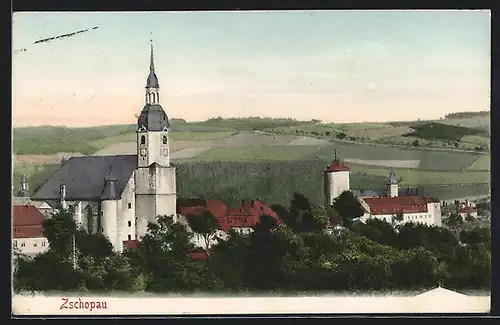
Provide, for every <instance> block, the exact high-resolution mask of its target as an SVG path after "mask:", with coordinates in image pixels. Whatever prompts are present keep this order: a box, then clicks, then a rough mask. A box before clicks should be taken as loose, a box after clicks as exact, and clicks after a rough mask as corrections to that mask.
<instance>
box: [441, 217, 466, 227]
mask: <svg viewBox="0 0 500 325" xmlns="http://www.w3.org/2000/svg"><path fill="white" fill-rule="evenodd" d="M443 223H444V224H445V225H446V226H448V227H449V228H451V229H454V230H456V229H458V228H460V227H462V225H463V223H464V219H463V218H462V217H461V216H460V215H459V214H458V213H450V215H449V216H448V217H447V218H445V219H444V220H443Z"/></svg>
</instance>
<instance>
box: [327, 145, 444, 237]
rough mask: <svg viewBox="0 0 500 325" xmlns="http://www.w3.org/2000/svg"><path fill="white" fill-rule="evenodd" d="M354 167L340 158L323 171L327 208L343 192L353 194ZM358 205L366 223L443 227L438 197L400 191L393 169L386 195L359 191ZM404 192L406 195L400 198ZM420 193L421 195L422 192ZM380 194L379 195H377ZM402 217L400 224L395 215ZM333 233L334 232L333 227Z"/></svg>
mask: <svg viewBox="0 0 500 325" xmlns="http://www.w3.org/2000/svg"><path fill="white" fill-rule="evenodd" d="M350 172H351V168H349V167H348V166H347V165H346V164H345V163H344V162H343V161H341V160H339V159H338V158H337V154H336V153H335V159H334V160H333V162H332V163H331V164H330V165H328V166H327V167H326V168H325V170H324V172H323V173H324V191H325V201H326V203H327V204H328V205H333V203H334V201H335V199H336V198H337V197H338V196H339V195H340V194H341V193H342V192H344V191H351V189H350V182H349V177H350ZM352 193H353V194H354V195H356V197H357V199H358V201H359V203H360V204H361V206H362V207H363V209H364V211H365V213H364V215H363V216H362V217H361V218H360V220H361V221H366V220H368V219H371V218H376V219H380V220H384V221H387V222H388V223H398V224H400V223H407V222H413V223H423V224H427V225H436V226H441V218H442V216H441V203H440V201H439V200H438V199H436V198H431V197H428V196H425V195H422V194H419V195H416V194H418V193H419V191H418V190H416V191H411V190H408V189H405V190H404V191H401V190H400V188H399V181H398V177H397V176H396V173H395V172H394V170H392V169H391V170H390V173H389V177H388V178H387V182H386V189H385V191H384V195H381V194H383V193H381V192H377V191H359V190H358V191H356V190H353V191H352ZM401 193H404V194H405V195H403V196H400V194H401ZM420 193H421V192H420ZM376 194H379V195H376ZM400 214H402V220H400V221H397V220H396V216H398V215H400ZM329 232H330V233H333V232H335V230H334V229H333V228H332V227H330V229H329Z"/></svg>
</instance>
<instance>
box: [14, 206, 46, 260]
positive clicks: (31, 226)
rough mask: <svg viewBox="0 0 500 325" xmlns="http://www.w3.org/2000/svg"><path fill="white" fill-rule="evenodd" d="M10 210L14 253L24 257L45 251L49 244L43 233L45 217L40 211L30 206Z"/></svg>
mask: <svg viewBox="0 0 500 325" xmlns="http://www.w3.org/2000/svg"><path fill="white" fill-rule="evenodd" d="M12 210H13V211H12V212H13V213H12V219H13V223H12V224H13V229H12V233H13V236H12V237H13V239H12V246H13V249H14V251H15V252H17V253H20V254H22V255H26V256H36V255H38V254H40V253H43V252H45V251H47V250H48V248H49V242H48V240H47V238H46V237H45V235H44V232H43V221H44V220H45V216H44V215H43V214H42V213H41V212H40V210H38V209H37V208H36V207H35V206H32V205H15V206H13V209H12Z"/></svg>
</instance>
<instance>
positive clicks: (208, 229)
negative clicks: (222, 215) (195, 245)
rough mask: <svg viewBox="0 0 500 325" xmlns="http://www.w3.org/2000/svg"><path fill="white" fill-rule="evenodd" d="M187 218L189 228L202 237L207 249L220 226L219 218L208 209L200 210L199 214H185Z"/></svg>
mask: <svg viewBox="0 0 500 325" xmlns="http://www.w3.org/2000/svg"><path fill="white" fill-rule="evenodd" d="M187 220H188V223H189V227H190V228H191V230H193V231H194V232H195V233H198V234H200V235H201V236H202V237H203V240H204V241H205V247H206V249H207V250H208V249H209V248H210V246H211V245H210V243H211V241H212V240H213V239H214V237H215V235H216V232H217V230H218V229H219V228H220V224H219V220H218V219H217V218H216V217H215V216H214V215H213V214H212V213H211V212H210V211H208V210H205V211H203V212H201V213H200V214H199V215H193V214H190V215H187Z"/></svg>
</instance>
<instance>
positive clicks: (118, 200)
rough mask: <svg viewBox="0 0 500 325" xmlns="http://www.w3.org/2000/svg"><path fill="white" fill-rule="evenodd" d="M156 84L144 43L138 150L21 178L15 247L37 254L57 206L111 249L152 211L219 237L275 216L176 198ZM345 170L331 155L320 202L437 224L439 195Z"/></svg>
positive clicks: (252, 204)
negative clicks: (360, 179) (355, 182)
mask: <svg viewBox="0 0 500 325" xmlns="http://www.w3.org/2000/svg"><path fill="white" fill-rule="evenodd" d="M159 90H160V86H159V82H158V78H157V76H156V73H155V66H154V57H153V46H152V45H151V58H150V70H149V75H148V77H147V82H146V87H145V105H144V107H143V109H142V111H141V113H140V115H139V117H138V120H137V138H136V141H137V153H136V154H134V155H115V156H84V157H72V158H70V159H69V160H67V161H66V162H65V163H64V164H63V165H62V166H61V167H60V168H59V169H58V170H57V171H56V172H55V174H54V175H52V177H51V178H50V179H48V180H47V181H46V182H45V183H44V184H43V185H42V186H41V187H40V188H39V189H38V190H37V191H36V192H35V193H34V194H33V195H31V196H30V193H29V190H28V182H27V180H26V177H23V179H22V180H21V188H20V190H19V191H18V193H17V195H16V196H15V197H14V198H13V205H14V208H13V245H14V249H15V250H16V251H18V252H20V253H22V254H27V255H36V254H38V253H41V252H44V251H45V250H47V249H48V242H47V239H46V238H45V237H44V235H43V225H42V223H43V220H44V219H45V218H48V217H50V215H51V214H52V213H53V212H55V211H57V210H59V209H67V210H68V211H70V212H71V213H72V214H73V217H74V220H75V222H76V223H77V224H78V225H79V226H81V227H83V228H84V229H86V230H87V231H88V232H89V233H102V234H104V235H105V236H106V237H107V238H108V239H109V240H110V242H111V243H112V245H113V247H114V249H115V250H116V251H118V252H121V251H123V250H124V249H125V248H134V247H137V244H138V242H139V241H140V239H141V237H143V236H144V235H145V234H146V231H147V225H148V223H149V222H154V221H155V220H156V218H157V216H158V215H168V216H173V218H174V219H175V221H176V222H181V223H184V224H185V225H186V226H188V223H187V220H186V216H188V215H199V214H201V213H202V212H203V211H210V212H211V214H212V215H213V216H215V217H216V218H217V219H218V221H219V224H220V229H219V230H218V232H217V234H216V236H217V237H218V238H222V239H223V238H225V237H227V233H228V231H229V230H230V229H233V230H235V231H237V232H241V233H249V232H251V231H253V228H254V227H255V226H256V224H257V223H259V221H260V220H261V218H262V216H264V215H267V216H270V217H273V218H275V219H276V221H277V222H278V223H279V222H280V221H279V218H278V216H277V214H276V213H275V212H274V211H273V210H271V209H270V208H269V207H268V206H267V205H266V204H265V203H264V202H262V201H261V200H259V199H255V200H251V201H242V202H241V204H240V206H239V207H237V208H230V207H228V206H227V205H226V204H225V203H223V202H221V201H219V200H194V199H180V198H178V197H177V192H176V171H175V167H174V166H172V165H171V163H170V150H169V149H170V148H169V130H170V123H169V118H168V116H167V114H166V113H165V111H164V109H163V108H162V106H161V105H160V91H159ZM349 176H350V168H349V167H347V166H346V165H345V164H344V163H343V162H342V161H340V160H339V159H337V157H335V160H334V161H333V162H332V164H331V165H329V166H328V167H327V168H326V169H325V171H324V187H325V199H326V204H329V205H332V204H333V202H334V200H335V198H337V197H338V196H339V195H340V194H341V193H342V192H344V191H351V192H353V193H354V194H355V195H356V197H357V198H358V199H359V202H360V203H361V205H362V207H363V208H364V210H365V214H364V215H363V216H362V218H361V220H364V221H366V220H368V219H370V218H378V219H381V220H385V221H388V222H393V220H394V219H393V218H394V217H395V216H396V215H398V214H399V215H402V220H401V221H400V222H403V223H404V222H420V223H424V224H428V225H437V226H440V225H441V209H440V207H441V206H440V202H439V200H437V199H433V198H429V197H427V196H424V195H421V194H420V193H418V191H414V192H412V190H411V189H401V188H399V184H398V179H397V177H396V175H395V173H394V172H393V171H391V173H390V175H389V177H388V181H387V187H386V189H385V193H378V192H375V191H364V190H351V189H350V184H349ZM471 209H472V210H471ZM473 209H474V207H472V206H464V207H462V210H463V213H471V214H474V211H473ZM188 229H189V226H188ZM193 243H194V244H195V245H197V246H199V247H201V248H206V243H205V241H204V240H203V238H201V236H198V235H196V234H195V236H193ZM213 243H214V242H212V243H211V244H213ZM211 244H210V245H211Z"/></svg>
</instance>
